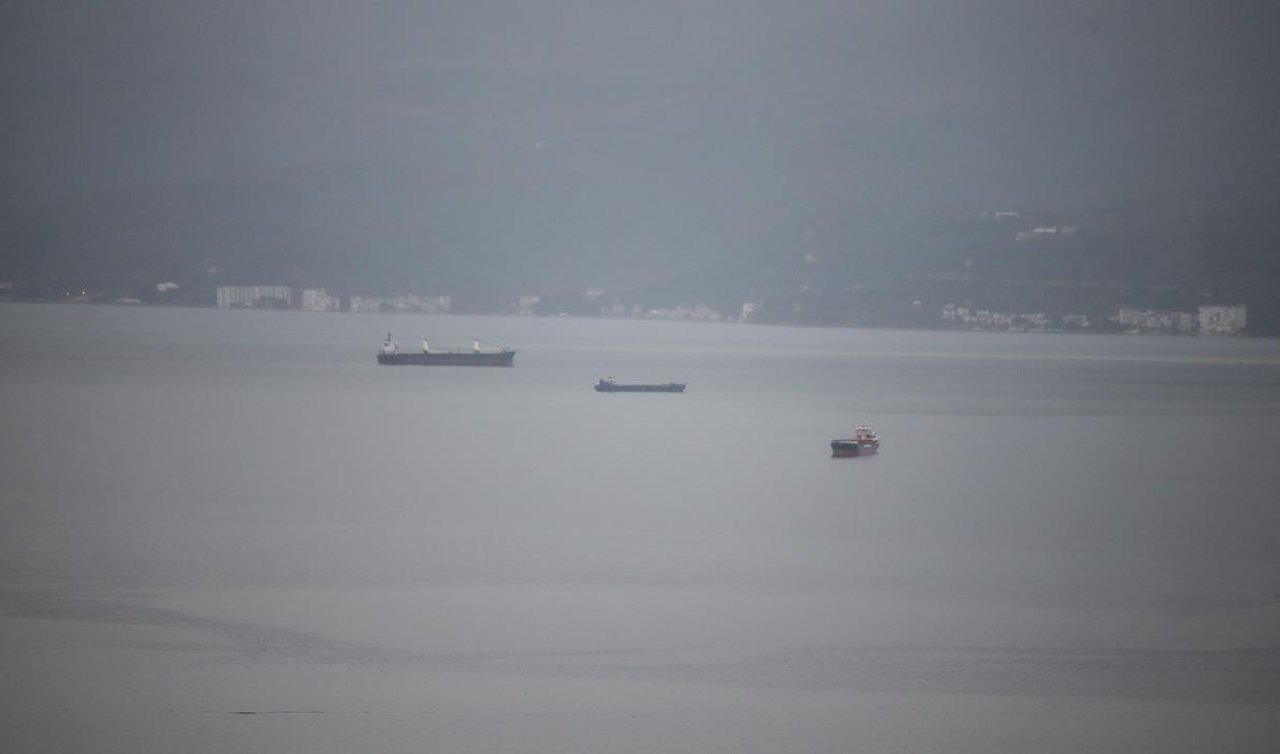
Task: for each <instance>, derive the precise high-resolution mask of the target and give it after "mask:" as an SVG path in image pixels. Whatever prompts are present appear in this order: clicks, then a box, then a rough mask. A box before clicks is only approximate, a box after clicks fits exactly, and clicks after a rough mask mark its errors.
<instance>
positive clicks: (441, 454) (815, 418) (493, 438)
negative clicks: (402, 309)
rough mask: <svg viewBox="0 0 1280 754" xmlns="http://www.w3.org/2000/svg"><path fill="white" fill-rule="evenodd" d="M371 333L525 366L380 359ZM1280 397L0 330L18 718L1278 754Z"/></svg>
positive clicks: (68, 742) (926, 342) (317, 736)
mask: <svg viewBox="0 0 1280 754" xmlns="http://www.w3.org/2000/svg"><path fill="white" fill-rule="evenodd" d="M387 330H392V331H394V332H395V334H396V335H397V336H398V337H399V339H400V341H401V342H402V343H403V344H406V345H407V344H413V343H416V342H417V339H418V338H419V337H421V336H423V335H429V336H431V338H432V342H433V344H437V343H438V344H439V345H440V346H446V345H465V344H469V343H470V339H471V337H473V336H479V337H481V338H482V339H485V340H491V341H505V342H506V343H507V344H508V345H510V346H512V347H514V348H516V349H517V350H518V354H517V356H516V366H515V367H514V368H512V369H448V368H436V369H423V368H404V369H390V368H385V367H378V366H377V365H376V364H375V363H374V359H373V353H374V350H375V349H376V347H377V345H378V343H379V342H380V340H381V338H382V337H383V335H385V333H386V331H387ZM604 375H615V376H617V377H618V378H619V379H621V380H633V381H666V380H669V379H674V380H679V381H687V382H688V383H689V388H688V392H687V393H685V394H683V395H603V394H597V393H595V392H594V391H593V390H592V389H591V385H592V383H593V382H594V381H595V380H596V379H597V378H599V377H601V376H604ZM1278 378H1280V345H1278V344H1277V342H1276V341H1271V340H1257V339H1255V340H1235V339H1210V338H1128V337H1120V336H1116V337H1109V336H1093V337H1086V336H1076V337H1072V336H1049V335H984V334H974V333H967V334H953V333H925V332H894V331H872V330H835V329H831V330H806V329H791V328H763V327H751V326H740V325H701V324H699V325H694V324H677V323H656V322H635V321H589V320H571V319H512V318H478V317H477V318H472V317H427V316H422V317H414V316H399V317H379V316H373V315H369V316H344V315H306V314H301V313H290V312H248V311H245V312H225V311H214V310H177V309H168V310H166V309H124V308H109V309H104V308H90V307H74V306H62V307H52V306H51V307H43V306H12V305H11V306H3V307H0V412H2V415H3V416H4V422H5V426H4V430H3V432H0V514H2V518H3V526H2V527H0V645H2V646H3V647H4V651H3V652H0V677H3V678H4V679H5V680H4V682H3V683H0V728H2V729H3V730H4V731H5V734H4V737H5V740H6V742H7V743H6V748H11V749H12V750H14V751H149V750H174V751H179V750H180V751H192V752H226V751H271V750H283V749H288V750H307V751H317V752H329V751H332V752H341V751H354V750H363V751H522V752H528V751H538V752H553V751H554V752H559V751H587V750H590V751H708V750H731V751H758V752H771V751H784V750H789V751H850V750H855V751H916V752H918V751H948V752H955V751H960V752H970V751H972V752H989V751H1026V750H1041V751H1115V752H1128V751H1134V750H1160V751H1206V750H1218V751H1259V752H1261V751H1272V750H1274V746H1275V743H1276V741H1277V740H1280V724H1278V723H1277V722H1276V721H1277V720H1280V715H1278V714H1277V711H1278V710H1277V707H1280V648H1278V647H1277V643H1276V637H1277V636H1280V560H1278V559H1277V558H1278V556H1277V552H1280V550H1277V539H1278V538H1280V509H1278V508H1277V506H1276V504H1275V499H1276V492H1275V490H1276V488H1277V486H1278V485H1280V468H1278V467H1277V465H1276V464H1275V462H1274V452H1273V451H1274V439H1273V434H1274V432H1275V429H1276V427H1277V418H1278V416H1280V379H1278ZM860 422H867V423H870V424H872V425H874V426H875V427H876V428H877V429H879V430H880V432H881V434H882V436H883V438H884V447H883V451H882V453H881V454H880V455H878V456H874V457H869V458H853V459H832V458H830V457H829V450H828V447H827V443H828V441H829V440H830V439H831V438H833V437H836V436H839V435H841V434H843V433H845V432H847V431H848V430H849V429H851V427H852V426H853V425H854V424H856V423H860Z"/></svg>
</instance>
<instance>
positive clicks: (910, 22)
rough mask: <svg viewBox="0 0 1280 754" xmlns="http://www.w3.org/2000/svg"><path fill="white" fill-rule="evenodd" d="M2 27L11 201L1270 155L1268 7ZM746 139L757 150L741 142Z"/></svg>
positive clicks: (173, 13) (416, 11)
mask: <svg viewBox="0 0 1280 754" xmlns="http://www.w3.org/2000/svg"><path fill="white" fill-rule="evenodd" d="M0 13H2V14H3V16H2V18H0V28H2V29H3V32H0V33H2V34H3V40H2V41H0V56H3V57H2V58H0V59H2V60H3V64H2V65H0V71H2V76H3V79H2V86H3V99H4V103H5V104H4V112H5V116H4V118H3V122H2V125H0V139H3V142H4V143H5V145H6V147H5V150H4V166H3V171H2V174H3V178H2V179H0V180H3V182H4V183H3V189H4V195H5V196H6V197H11V198H12V197H22V196H24V195H30V194H32V193H36V194H44V193H62V192H66V191H80V190H85V189H101V188H109V187H113V186H124V185H135V184H140V183H162V182H166V181H172V180H189V179H203V178H209V177H228V176H240V175H251V174H256V173H261V172H263V171H267V170H270V169H273V168H277V167H280V166H288V165H305V164H317V163H352V162H355V163H362V162H368V161H374V162H376V161H388V160H392V161H401V160H404V159H411V160H428V161H430V160H439V159H446V158H447V157H448V156H449V154H450V153H456V151H457V150H459V149H462V150H472V152H471V154H472V155H473V156H477V161H478V163H479V164H480V165H482V164H483V163H484V162H485V160H484V159H483V153H484V150H486V149H493V148H495V145H497V144H501V145H502V146H503V148H505V149H533V150H547V149H553V148H554V149H558V150H560V151H561V153H562V155H563V159H565V160H567V161H569V162H570V163H572V164H573V165H576V166H578V167H579V168H580V169H581V170H583V171H586V172H587V173H589V174H592V173H595V172H597V171H601V172H603V173H607V172H609V171H614V170H619V169H625V168H626V167H627V162H628V160H629V159H631V158H632V157H634V158H635V159H636V160H638V161H642V162H652V160H653V159H654V154H658V155H668V156H671V159H673V160H674V161H676V162H686V161H687V160H690V159H692V160H693V161H694V162H695V163H696V162H698V161H699V160H705V161H706V162H705V163H704V165H703V167H704V168H708V169H712V170H717V169H723V168H725V166H724V165H721V164H720V163H719V162H717V160H724V161H726V162H729V163H733V162H743V161H745V162H747V163H754V164H749V165H747V166H746V167H747V169H748V170H760V171H764V172H768V171H770V170H772V171H775V172H778V173H781V174H782V175H783V177H784V178H785V177H786V175H787V174H789V173H794V172H795V171H797V170H798V171H799V172H800V174H804V171H805V170H807V169H809V167H811V166H810V165H807V164H806V162H807V161H812V162H814V163H816V164H817V165H818V166H821V165H822V164H834V165H838V166H840V168H841V171H840V172H841V173H842V174H843V178H844V179H847V180H848V183H849V186H850V187H851V188H850V189H849V190H853V191H855V192H858V193H862V194H867V195H868V196H870V197H885V198H888V199H893V198H894V197H895V196H899V195H901V196H906V197H908V198H910V199H912V200H913V201H915V200H927V199H929V198H930V197H933V198H941V199H943V200H950V199H954V198H957V197H962V196H964V195H966V194H969V193H972V194H975V195H977V196H979V197H984V198H985V197H990V198H992V199H993V200H998V199H1009V200H1012V199H1017V198H1021V197H1029V198H1033V199H1038V198H1043V199H1044V200H1046V201H1054V200H1057V201H1080V200H1087V198H1088V197H1089V196H1090V194H1092V193H1096V192H1102V193H1109V192H1112V191H1114V190H1115V188H1116V187H1117V186H1121V187H1130V186H1133V187H1143V186H1146V185H1161V184H1163V183H1165V182H1168V181H1175V182H1182V181H1199V180H1208V181H1222V180H1230V179H1231V178H1232V177H1233V176H1236V175H1239V174H1241V173H1242V172H1246V171H1256V170H1274V169H1275V168H1276V166H1277V162H1278V161H1280V148H1278V147H1280V137H1278V136H1277V134H1278V133H1280V129H1278V128H1277V127H1276V116H1277V110H1278V109H1280V97H1278V96H1277V94H1278V93H1280V91H1278V87H1277V84H1276V81H1277V80H1280V77H1277V75H1276V74H1277V70H1276V68H1277V66H1276V59H1277V53H1276V49H1277V47H1280V46H1278V45H1276V44H1275V40H1276V39H1280V4H1276V3H1268V2H1227V3H1209V2H1201V3H1185V2H1168V1H1160V2H1052V3H1031V2H1016V1H1010V2H991V1H989V0H983V1H981V2H920V1H919V0H908V1H907V2H901V1H893V2H889V1H880V0H872V1H861V2H858V1H852V2H850V1H844V2H838V1H832V2H827V1H825V0H819V1H812V0H808V1H804V2H788V3H781V2H760V0H747V1H742V0H738V1H732V2H731V1H729V0H683V1H678V2H676V1H671V0H659V1H656V2H616V3H599V2H586V1H585V0H582V1H576V0H544V1H542V2H518V1H515V0H466V1H465V2H454V1H451V0H450V1H440V2H362V3H348V2H324V1H321V0H312V1H308V2H270V1H267V2H261V1H257V0H255V1H253V2H240V1H233V2H217V3H188V2H183V3H174V2H168V1H167V0H117V1H116V2H86V1H83V0H64V1H60V2H56V3H50V2H18V3H7V4H6V5H5V10H3V11H0ZM664 108H665V110H664ZM632 125H638V126H639V129H640V130H642V131H644V130H647V131H649V132H650V133H652V134H654V136H655V138H661V139H662V140H663V142H664V144H663V146H662V148H660V149H654V148H652V146H653V145H646V144H645V143H644V141H643V139H642V138H641V137H638V136H636V135H634V134H630V133H629V132H628V128H629V127H630V126H632ZM751 129H755V130H756V131H758V132H761V133H763V134H764V136H763V138H761V139H760V140H759V141H758V143H757V144H755V145H744V144H740V143H737V142H738V141H739V140H741V139H744V138H746V136H745V134H746V133H747V132H748V131H750V130H751ZM485 138H491V141H492V143H489V144H481V143H478V142H479V141H481V140H483V139H485ZM806 145H808V147H812V149H813V152H812V153H811V152H810V151H809V149H808V147H807V146H806ZM615 148H616V149H617V151H616V152H615V151H612V150H613V149H615ZM717 149H721V150H724V152H723V153H722V154H720V155H717V154H715V152H716V150H717ZM709 153H710V154H709ZM788 153H790V155H789V156H790V158H791V159H784V158H786V157H787V156H788ZM779 162H780V163H781V164H780V165H779V164H777V163H779ZM468 166H469V167H475V168H477V169H480V168H479V167H478V166H477V163H468ZM853 173H858V174H859V175H860V176H862V177H861V179H859V177H856V176H853V175H852V174H853ZM815 180H818V181H822V180H829V178H824V177H823V176H822V175H821V170H819V174H818V175H816V176H815ZM868 184H871V185H868ZM872 186H876V187H875V188H873V187H872Z"/></svg>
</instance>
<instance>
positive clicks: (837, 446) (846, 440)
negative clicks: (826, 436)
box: [831, 424, 880, 458]
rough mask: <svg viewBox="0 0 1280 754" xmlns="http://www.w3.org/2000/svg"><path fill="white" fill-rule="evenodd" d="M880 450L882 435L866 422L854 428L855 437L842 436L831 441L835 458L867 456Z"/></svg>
mask: <svg viewBox="0 0 1280 754" xmlns="http://www.w3.org/2000/svg"><path fill="white" fill-rule="evenodd" d="M878 452H880V436H879V435H877V434H876V431H875V430H874V429H872V428H871V427H868V426H866V425H865V424H860V425H858V426H856V427H854V428H853V437H840V438H836V439H835V440H832V441H831V456H832V457H833V458H850V457H853V456H866V455H871V454H872V453H878Z"/></svg>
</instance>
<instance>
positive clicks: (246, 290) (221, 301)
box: [218, 285, 293, 309]
mask: <svg viewBox="0 0 1280 754" xmlns="http://www.w3.org/2000/svg"><path fill="white" fill-rule="evenodd" d="M292 303H293V289H292V288H290V287H289V286H287V285H223V286H219V287H218V308H219V309H249V308H253V307H259V306H268V305H272V304H275V305H280V304H283V305H284V306H289V305H290V304H292Z"/></svg>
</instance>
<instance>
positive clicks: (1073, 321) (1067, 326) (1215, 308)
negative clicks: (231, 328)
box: [0, 282, 1249, 336]
mask: <svg viewBox="0 0 1280 754" xmlns="http://www.w3.org/2000/svg"><path fill="white" fill-rule="evenodd" d="M179 288H180V286H179V285H178V284H177V283H172V282H164V283H159V284H157V285H156V299H155V300H152V301H147V302H144V301H142V300H141V299H139V298H131V297H126V298H117V299H113V300H104V299H102V298H100V297H94V296H92V295H90V294H89V292H88V291H80V292H78V293H77V294H76V295H72V294H71V293H70V292H68V293H66V294H65V295H63V296H61V297H51V298H46V299H44V300H52V301H61V302H68V303H103V304H116V305H141V304H143V303H149V304H155V303H160V304H164V303H167V302H166V301H165V297H166V296H167V295H172V294H174V293H176V292H177V291H178V290H179ZM4 292H5V288H4V284H0V300H5V296H4V295H3V294H4ZM625 294H626V291H608V290H606V289H603V288H589V289H587V290H585V291H583V292H582V293H581V295H580V296H578V297H575V300H574V302H573V304H574V305H573V306H569V307H566V308H560V307H558V306H556V305H555V304H556V303H557V302H556V301H548V300H546V299H544V298H543V297H542V296H539V295H535V294H527V295H523V296H520V297H518V298H516V299H515V300H514V301H512V302H510V304H508V306H507V307H506V308H505V309H504V310H502V311H500V312H488V313H497V314H506V315H510V316H520V317H539V316H541V317H556V316H561V317H564V316H575V317H600V318H610V319H653V320H679V321H689V322H739V323H763V324H796V323H803V322H796V321H795V320H791V319H789V318H787V317H786V316H780V315H779V314H778V313H777V310H778V309H779V308H781V309H783V310H784V311H787V312H789V313H791V314H796V315H798V314H800V313H802V312H803V304H802V303H801V302H799V301H795V302H790V303H789V304H788V303H787V302H782V304H784V305H783V306H781V307H779V302H769V301H763V300H762V301H752V302H744V303H742V304H741V305H740V306H737V307H735V308H734V309H731V310H725V309H723V308H716V307H712V306H709V305H707V304H703V303H696V304H688V305H676V306H666V307H647V306H644V305H642V304H640V303H636V302H634V301H629V300H627V298H626V295H625ZM206 300H207V299H206ZM214 301H215V302H216V306H217V308H219V309H280V310H290V309H291V310H298V311H304V312H345V313H350V314H451V313H455V312H454V307H453V299H452V297H451V296H448V295H418V294H412V293H402V294H397V295H391V296H338V295H333V294H331V293H329V292H328V291H327V290H326V289H324V288H303V289H295V288H293V287H291V286H286V285H228V286H219V287H217V289H216V291H215V296H214ZM559 303H564V302H563V297H561V301H560V302H559ZM910 304H911V306H910V309H911V310H913V311H914V313H915V316H914V317H913V318H912V319H911V321H909V322H895V321H889V322H885V323H880V324H883V326H890V327H892V326H910V327H919V328H922V329H952V330H976V331H987V332H1043V333H1050V332H1060V333H1091V332H1092V333H1125V334H1133V335H1214V336H1218V335H1226V336H1232V335H1235V336H1238V335H1248V334H1249V319H1248V307H1247V306H1246V305H1244V304H1206V305H1202V306H1199V307H1198V308H1197V309H1195V310H1174V309H1153V308H1140V307H1117V308H1115V309H1114V310H1112V311H1110V312H1107V313H1105V314H1104V315H1101V316H1099V315H1097V314H1092V315H1090V314H1083V313H1067V314H1050V313H1046V312H1019V311H999V310H995V309H990V308H980V307H975V306H973V305H971V304H969V303H965V302H961V303H947V304H946V305H944V306H942V307H941V308H938V309H937V310H936V311H923V309H924V306H923V304H922V303H921V302H920V301H912V302H910ZM795 319H802V318H801V317H796V318H795ZM827 324H831V323H827ZM835 324H850V325H853V326H857V323H835Z"/></svg>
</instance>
